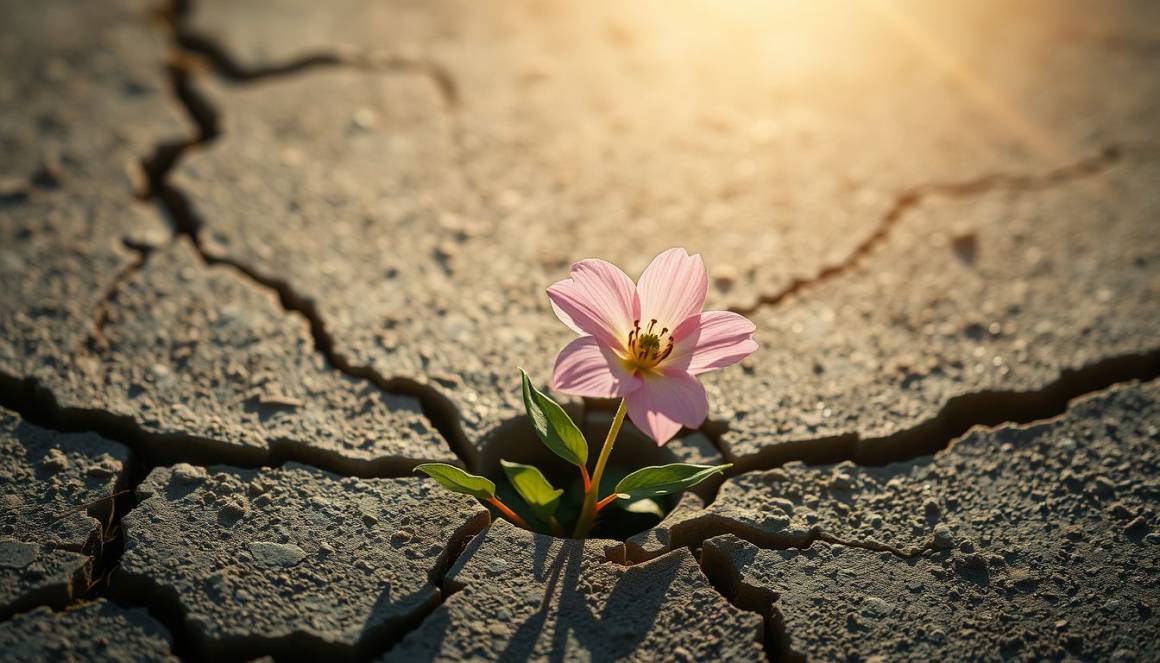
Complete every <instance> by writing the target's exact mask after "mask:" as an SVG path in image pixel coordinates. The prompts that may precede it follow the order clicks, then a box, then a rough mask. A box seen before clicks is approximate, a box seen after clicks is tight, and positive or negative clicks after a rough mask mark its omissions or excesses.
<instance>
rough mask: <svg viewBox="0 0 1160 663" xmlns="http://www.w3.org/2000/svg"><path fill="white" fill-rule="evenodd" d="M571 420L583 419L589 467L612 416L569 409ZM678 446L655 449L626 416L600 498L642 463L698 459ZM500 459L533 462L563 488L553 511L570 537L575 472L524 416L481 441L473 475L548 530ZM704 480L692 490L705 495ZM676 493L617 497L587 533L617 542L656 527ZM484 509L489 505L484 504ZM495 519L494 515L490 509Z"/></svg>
mask: <svg viewBox="0 0 1160 663" xmlns="http://www.w3.org/2000/svg"><path fill="white" fill-rule="evenodd" d="M569 414H571V415H572V418H573V420H574V421H583V423H582V424H581V426H580V428H581V430H582V431H584V437H585V439H587V440H588V466H589V470H590V471H591V468H592V466H593V465H595V462H596V457H597V456H598V455H599V454H600V447H601V446H602V445H603V444H604V437H605V435H607V434H608V427H609V425H610V424H611V423H612V414H611V413H604V412H597V413H592V414H591V415H590V416H588V417H586V418H582V417H579V416H577V412H575V411H574V409H573V410H572V411H570V412H569ZM678 449H683V447H681V446H680V445H670V446H664V447H658V446H657V445H656V443H655V442H653V441H652V440H651V439H649V438H648V437H646V436H645V435H644V434H643V433H641V432H640V431H639V430H637V428H636V427H635V426H633V425H632V423H631V422H630V421H628V420H627V419H626V420H625V422H624V425H623V426H622V427H621V429H620V435H619V436H617V438H616V446H615V447H613V449H612V455H611V456H609V460H608V467H607V468H606V469H605V474H604V480H603V481H602V482H601V483H602V484H603V488H602V490H601V491H600V493H599V495H600V496H602V497H603V496H605V495H607V494H609V493H610V492H612V487H613V486H615V485H616V483H617V482H618V481H619V480H620V478H621V477H623V476H625V475H626V474H628V473H629V472H632V471H634V470H637V469H640V468H642V467H645V466H648V465H665V464H668V463H678V462H701V461H698V460H697V459H690V458H688V457H683V456H682V455H681V454H680V453H679V452H678V451H677V450H678ZM500 460H507V461H512V462H516V463H523V464H525V465H533V466H535V467H537V468H539V469H540V471H541V472H543V473H544V476H545V477H546V478H547V479H548V481H549V482H551V484H552V485H553V486H554V487H556V488H561V489H563V490H564V495H563V497H562V498H561V502H560V507H559V511H558V514H557V515H558V520H559V521H560V525H561V526H562V530H563V532H564V533H565V534H566V535H571V533H572V527H573V526H574V524H575V522H576V518H577V516H578V515H579V511H580V503H581V500H582V499H583V482H582V479H581V478H580V472H579V471H578V470H577V469H576V467H575V466H574V465H571V464H570V463H568V462H566V461H564V460H563V459H561V458H560V457H559V456H557V455H556V454H554V453H552V451H551V450H549V449H548V448H547V447H546V446H544V444H543V443H542V442H541V441H540V438H539V437H537V436H536V432H535V430H533V429H532V426H531V424H530V423H528V420H527V418H526V417H523V416H521V417H516V418H514V419H511V420H508V421H506V422H504V423H503V424H501V425H500V426H499V428H498V429H496V431H495V432H494V433H493V434H492V435H491V438H490V439H489V440H488V441H487V442H486V443H484V445H483V449H482V451H481V453H480V459H479V467H478V471H479V474H482V475H483V476H486V477H487V478H489V479H491V480H492V481H494V482H495V485H496V495H497V496H498V497H499V498H500V500H502V501H503V502H504V503H505V504H507V505H508V506H509V507H511V508H512V510H514V511H515V512H516V513H517V514H519V515H520V516H521V517H522V518H524V519H525V520H528V522H529V523H532V524H533V526H534V527H536V528H537V529H538V531H540V532H542V533H544V534H551V531H550V530H549V528H548V525H547V524H545V523H542V522H540V521H537V520H536V519H535V517H534V516H533V515H532V512H531V509H529V508H528V506H527V505H526V504H525V503H524V501H523V499H521V498H520V496H519V495H518V494H517V493H516V491H515V489H514V488H512V487H511V484H510V483H509V482H508V479H507V476H506V475H505V474H504V471H503V467H502V466H501V465H500ZM709 483H710V482H705V483H702V484H701V485H700V486H697V488H696V489H694V490H695V492H698V493H702V491H701V490H698V489H701V488H702V486H704V487H705V491H706V492H708V493H709V494H711V490H712V486H710V485H707V484H709ZM680 497H681V496H680V494H679V493H677V494H673V495H668V496H665V497H663V498H658V499H656V500H651V501H650V502H651V503H648V502H645V501H641V502H636V503H632V504H626V503H624V502H622V501H618V502H615V503H613V504H612V505H609V506H608V507H606V508H605V509H604V510H602V511H601V512H600V515H599V517H598V518H597V521H596V525H595V526H594V527H593V528H592V531H591V532H590V533H589V537H590V538H601V539H617V540H620V541H623V540H625V539H627V538H629V537H631V536H632V535H634V534H637V533H639V532H643V531H645V530H648V529H650V528H652V527H655V526H656V525H658V524H659V523H660V522H661V520H663V519H664V517H665V515H667V514H668V513H669V511H670V510H672V508H673V507H674V506H675V505H676V504H677V502H678V501H679V500H680ZM489 508H490V507H489ZM493 515H494V516H495V517H500V515H499V513H498V512H495V511H494V510H493Z"/></svg>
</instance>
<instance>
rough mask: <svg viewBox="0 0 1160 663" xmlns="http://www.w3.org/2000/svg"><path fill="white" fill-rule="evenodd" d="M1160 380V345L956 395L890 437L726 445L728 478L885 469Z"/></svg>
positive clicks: (842, 436)
mask: <svg viewBox="0 0 1160 663" xmlns="http://www.w3.org/2000/svg"><path fill="white" fill-rule="evenodd" d="M1158 377H1160V347H1157V348H1153V349H1151V350H1143V351H1139V352H1129V353H1126V354H1121V355H1114V356H1111V357H1106V358H1104V359H1101V360H1099V361H1096V362H1094V363H1091V364H1088V365H1086V366H1083V367H1081V368H1065V369H1063V370H1062V371H1061V372H1060V374H1059V376H1058V377H1057V378H1056V379H1055V380H1054V381H1052V382H1049V383H1047V384H1045V385H1043V386H1042V387H1040V388H1039V389H1033V390H1027V391H1022V390H1001V389H988V390H984V391H978V392H972V393H967V394H960V395H958V396H954V397H952V398H950V399H949V400H948V401H947V402H946V403H945V404H943V406H942V408H940V409H939V412H938V414H936V415H935V416H934V417H932V418H930V419H927V420H926V421H923V422H920V423H918V424H917V425H915V426H913V427H911V428H907V429H904V430H900V431H898V432H895V433H892V434H890V435H885V436H881V437H862V436H861V435H859V434H858V433H857V432H850V433H843V434H839V435H832V436H827V437H823V438H814V439H808V440H792V441H788V442H781V443H778V444H774V445H770V446H767V447H765V448H764V449H763V450H762V451H760V452H758V453H756V454H752V455H749V456H743V457H740V458H737V457H733V456H732V455H731V454H729V453H728V445H727V444H726V445H725V448H726V459H727V460H728V461H729V462H732V463H733V464H734V466H733V467H732V468H731V469H730V471H729V472H728V475H729V476H736V475H738V474H742V473H745V472H752V471H755V470H768V469H773V468H775V467H779V466H781V465H784V464H785V463H788V462H790V461H795V460H798V461H803V462H806V463H809V464H816V465H828V464H832V463H838V462H841V461H844V460H849V461H853V462H855V463H858V464H860V465H885V464H887V463H894V462H900V461H906V460H911V459H914V458H917V457H920V456H929V455H931V454H933V453H935V452H938V451H941V450H942V449H945V448H947V446H948V445H949V444H950V443H951V442H952V441H953V440H955V439H957V438H959V437H962V436H963V435H965V434H966V433H967V432H968V431H969V430H970V429H971V428H974V427H975V426H990V427H994V426H999V425H1005V424H1016V425H1026V424H1032V423H1037V422H1040V421H1043V420H1046V419H1050V418H1053V417H1056V416H1059V415H1061V414H1063V413H1064V412H1066V411H1067V408H1068V404H1069V403H1070V402H1071V401H1072V400H1074V399H1076V398H1079V397H1081V396H1085V395H1087V394H1092V393H1096V392H1100V391H1103V390H1105V389H1108V388H1110V387H1112V386H1114V385H1116V384H1120V383H1123V382H1131V381H1133V380H1140V381H1150V380H1154V379H1156V378H1158ZM726 442H727V439H726Z"/></svg>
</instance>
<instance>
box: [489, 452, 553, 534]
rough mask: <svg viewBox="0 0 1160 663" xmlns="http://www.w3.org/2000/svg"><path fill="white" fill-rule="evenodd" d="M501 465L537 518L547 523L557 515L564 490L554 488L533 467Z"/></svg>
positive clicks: (504, 463)
mask: <svg viewBox="0 0 1160 663" xmlns="http://www.w3.org/2000/svg"><path fill="white" fill-rule="evenodd" d="M499 464H500V465H503V472H504V474H506V475H507V478H508V481H510V482H511V484H512V487H514V488H515V489H516V492H517V493H519V494H520V497H522V498H524V501H525V502H527V503H528V506H530V507H531V508H532V511H533V512H535V514H536V517H537V518H539V519H540V520H543V521H547V520H548V519H549V518H551V517H552V516H553V515H555V513H556V509H557V508H559V506H560V496H561V495H563V494H564V491H563V490H561V489H557V488H553V487H552V484H550V483H548V480H547V479H545V478H544V475H543V474H542V473H541V472H540V470H538V469H536V468H535V467H532V466H531V465H521V464H519V463H511V462H508V461H506V460H501V461H499Z"/></svg>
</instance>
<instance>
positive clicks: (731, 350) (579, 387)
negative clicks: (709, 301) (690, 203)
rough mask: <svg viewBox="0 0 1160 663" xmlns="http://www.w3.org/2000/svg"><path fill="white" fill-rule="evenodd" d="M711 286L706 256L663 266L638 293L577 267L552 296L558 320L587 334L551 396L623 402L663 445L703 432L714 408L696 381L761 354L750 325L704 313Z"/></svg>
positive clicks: (559, 370) (656, 266)
mask: <svg viewBox="0 0 1160 663" xmlns="http://www.w3.org/2000/svg"><path fill="white" fill-rule="evenodd" d="M708 283H709V277H708V274H706V272H705V263H704V262H703V261H702V260H701V256H700V255H693V256H690V255H689V254H688V253H687V252H686V251H685V250H684V249H681V248H674V249H669V250H668V251H665V252H664V253H662V254H660V255H659V256H657V257H656V258H654V259H653V261H652V263H650V264H649V266H648V267H647V268H646V269H645V270H644V273H643V274H641V275H640V281H639V282H638V283H636V284H633V282H632V279H630V278H628V276H627V275H625V273H624V272H622V271H620V269H619V268H618V267H617V266H616V265H613V264H612V263H609V262H605V261H603V260H592V259H590V260H581V261H580V262H577V263H575V264H573V265H572V278H569V279H564V280H563V281H559V282H557V283H554V284H552V285H551V286H550V287H549V288H548V299H549V300H551V302H552V308H553V309H554V310H555V311H556V316H557V317H559V318H560V320H561V321H562V322H563V323H564V324H566V325H568V326H569V327H571V328H572V329H573V330H574V331H575V332H576V333H578V334H580V338H578V339H576V340H574V341H572V342H571V343H569V344H568V345H567V346H566V347H565V348H564V349H563V350H562V351H561V352H560V356H559V357H557V358H556V370H555V373H554V375H553V376H552V389H554V390H556V391H559V392H561V393H565V394H572V395H575V396H589V397H593V398H619V397H623V398H624V400H625V405H626V406H627V409H628V416H629V418H630V419H632V422H633V423H634V424H636V426H637V428H639V429H641V430H642V431H644V433H645V434H646V435H648V436H649V437H651V438H652V439H654V440H656V443H657V444H658V445H663V444H664V443H665V442H668V441H669V440H670V439H671V438H672V437H673V436H674V435H676V434H677V431H679V430H680V429H681V426H682V425H684V426H688V427H689V428H696V427H698V426H700V425H701V424H702V423H703V422H704V421H705V416H706V415H707V414H708V412H709V401H708V399H707V398H706V396H705V388H704V387H702V386H701V383H700V382H698V381H697V378H696V377H695V376H697V375H700V374H701V373H705V372H707V371H712V370H715V369H718V368H724V367H726V366H729V365H731V364H735V363H737V362H739V361H741V360H742V359H744V358H745V357H747V356H749V355H750V354H751V353H752V352H753V351H754V350H756V349H757V343H756V342H755V341H754V340H753V331H754V326H753V323H752V322H750V321H749V320H747V319H746V318H745V317H743V316H740V315H738V314H736V313H730V312H728V311H708V312H704V313H702V312H701V307H702V306H704V305H705V291H706V289H707V288H708Z"/></svg>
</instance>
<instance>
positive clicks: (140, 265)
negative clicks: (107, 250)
mask: <svg viewBox="0 0 1160 663" xmlns="http://www.w3.org/2000/svg"><path fill="white" fill-rule="evenodd" d="M122 244H123V245H124V246H125V248H127V249H129V250H130V251H133V253H134V254H135V255H134V257H133V260H131V261H130V262H129V264H128V265H126V266H125V267H124V268H123V269H122V270H121V271H120V272H118V273H117V274H116V275H115V276H113V279H112V280H111V281H110V282H109V286H108V287H107V288H106V289H105V291H104V293H102V294H101V296H100V298H98V299H97V303H96V306H95V307H94V310H93V315H92V318H93V321H92V329H91V330H90V331H89V335H88V338H86V339H85V343H84V347H85V348H86V349H87V350H88V351H89V352H91V353H93V354H99V353H100V352H101V351H103V350H104V349H106V348H107V347H108V341H107V340H106V339H105V327H106V325H108V323H109V317H110V316H111V315H112V305H113V300H114V299H116V297H117V292H118V291H119V290H120V289H121V286H122V285H124V284H125V283H127V282H128V281H129V279H131V278H133V277H134V276H136V275H137V273H139V272H140V271H141V270H142V269H144V268H145V263H147V262H148V261H149V257H150V255H151V254H152V252H153V249H152V247H149V246H145V245H138V244H134V243H132V242H130V241H128V240H124V241H123V242H122Z"/></svg>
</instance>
